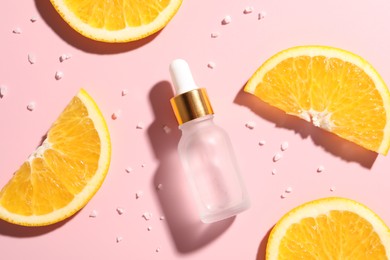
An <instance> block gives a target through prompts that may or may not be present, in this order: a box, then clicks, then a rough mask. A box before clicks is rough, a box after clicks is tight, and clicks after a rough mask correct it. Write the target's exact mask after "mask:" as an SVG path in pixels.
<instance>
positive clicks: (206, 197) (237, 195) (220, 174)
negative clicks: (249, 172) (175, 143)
mask: <svg viewBox="0 0 390 260" xmlns="http://www.w3.org/2000/svg"><path fill="white" fill-rule="evenodd" d="M179 128H180V130H181V131H182V137H181V139H180V142H179V147H178V151H179V154H180V158H181V160H182V163H183V166H184V168H185V171H186V174H187V177H188V180H189V183H190V186H191V189H192V192H193V194H194V197H195V200H196V202H197V205H198V208H199V213H200V218H201V220H202V222H205V223H211V222H215V221H218V220H222V219H225V218H229V217H232V216H234V215H236V214H238V213H240V212H242V211H244V210H245V209H247V208H248V207H249V204H250V203H249V198H248V194H247V192H246V189H245V187H244V184H243V181H242V179H241V176H240V173H239V169H238V166H237V163H236V158H235V155H234V152H233V149H232V145H231V142H230V139H229V136H228V135H227V133H226V132H225V131H224V130H223V129H222V128H220V127H218V126H217V125H215V124H214V122H213V115H207V116H204V117H201V118H198V119H195V120H191V121H189V122H186V123H184V124H182V125H180V126H179Z"/></svg>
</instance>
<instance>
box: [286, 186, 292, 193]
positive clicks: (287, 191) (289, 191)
mask: <svg viewBox="0 0 390 260" xmlns="http://www.w3.org/2000/svg"><path fill="white" fill-rule="evenodd" d="M285 191H286V193H291V192H292V191H293V189H292V188H291V187H287V189H286V190H285Z"/></svg>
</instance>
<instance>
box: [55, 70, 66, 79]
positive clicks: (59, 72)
mask: <svg viewBox="0 0 390 260" xmlns="http://www.w3.org/2000/svg"><path fill="white" fill-rule="evenodd" d="M63 76H64V73H63V72H62V71H57V72H56V74H55V76H54V78H55V79H56V80H60V79H62V77H63Z"/></svg>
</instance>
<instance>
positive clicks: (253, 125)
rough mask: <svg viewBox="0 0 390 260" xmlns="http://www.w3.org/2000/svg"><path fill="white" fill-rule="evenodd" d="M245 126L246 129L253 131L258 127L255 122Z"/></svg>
mask: <svg viewBox="0 0 390 260" xmlns="http://www.w3.org/2000/svg"><path fill="white" fill-rule="evenodd" d="M245 126H246V128H248V129H251V130H252V129H253V128H255V126H256V123H255V122H253V121H250V122H248V123H246V124H245Z"/></svg>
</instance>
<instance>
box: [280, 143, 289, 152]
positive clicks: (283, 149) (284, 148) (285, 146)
mask: <svg viewBox="0 0 390 260" xmlns="http://www.w3.org/2000/svg"><path fill="white" fill-rule="evenodd" d="M287 148H288V142H283V143H282V144H281V145H280V150H282V151H286V150H287Z"/></svg>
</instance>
